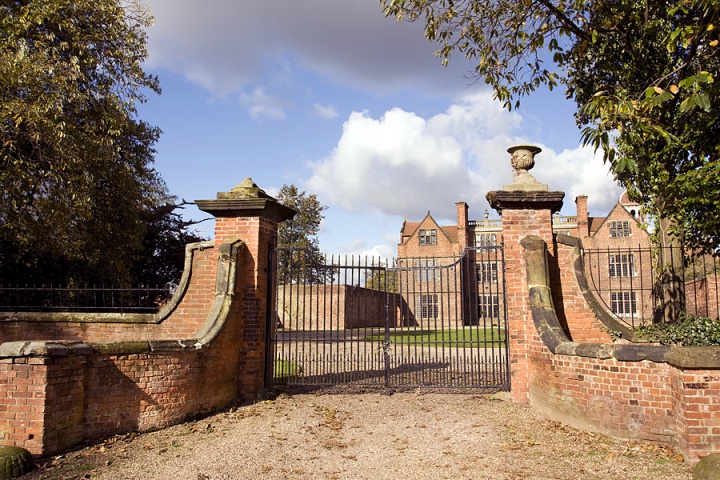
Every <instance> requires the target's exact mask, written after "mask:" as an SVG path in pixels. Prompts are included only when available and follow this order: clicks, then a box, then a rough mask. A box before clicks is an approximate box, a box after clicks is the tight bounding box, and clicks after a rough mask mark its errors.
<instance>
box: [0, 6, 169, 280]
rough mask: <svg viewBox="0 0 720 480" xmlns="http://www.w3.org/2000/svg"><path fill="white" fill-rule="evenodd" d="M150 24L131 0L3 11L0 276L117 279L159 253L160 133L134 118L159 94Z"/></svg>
mask: <svg viewBox="0 0 720 480" xmlns="http://www.w3.org/2000/svg"><path fill="white" fill-rule="evenodd" d="M151 20H152V19H151V17H150V15H149V13H148V12H147V10H146V9H144V7H142V6H141V5H140V4H139V3H138V2H137V1H134V0H72V1H71V0H7V1H5V2H3V3H2V6H0V196H1V197H0V278H1V279H2V281H3V282H4V283H25V282H28V283H65V284H81V283H113V284H116V285H117V284H121V285H126V284H130V283H133V282H136V281H140V279H139V278H136V275H138V273H137V271H138V270H139V269H140V270H142V268H140V267H138V266H137V265H139V264H142V263H143V259H144V258H145V256H146V255H147V254H148V252H149V254H150V256H151V257H152V256H156V255H157V253H158V250H157V248H156V247H149V246H148V245H144V242H147V241H149V236H152V235H153V233H152V232H151V230H152V228H153V227H152V226H151V225H150V226H149V225H148V223H147V222H148V221H151V222H152V221H155V220H158V219H160V218H161V217H163V216H165V218H166V219H168V218H170V217H168V215H170V216H171V215H172V214H171V213H168V211H167V208H170V206H171V205H172V204H173V203H174V199H173V198H172V197H171V196H170V195H169V194H168V192H167V189H166V186H165V184H164V182H163V181H162V179H161V178H160V176H159V175H158V173H157V172H156V171H155V170H154V169H153V168H152V162H153V156H154V153H155V151H154V150H153V145H154V144H155V142H156V141H157V138H158V136H159V134H160V130H159V129H158V128H156V127H152V126H150V125H148V124H147V123H145V122H143V121H141V120H139V119H137V118H136V117H137V112H136V106H137V104H138V103H141V102H144V101H145V100H146V98H145V93H146V92H151V91H152V92H156V93H159V92H160V88H159V86H158V82H157V79H156V78H154V77H152V76H150V75H147V74H146V73H145V72H144V71H143V69H142V62H143V61H144V60H145V58H146V57H147V51H146V44H145V42H146V34H145V27H147V26H148V25H149V24H150V23H151ZM175 225H176V226H178V224H177V223H176V224H175ZM148 248H150V250H148ZM141 276H142V275H141Z"/></svg>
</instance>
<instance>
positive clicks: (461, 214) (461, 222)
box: [455, 202, 469, 251]
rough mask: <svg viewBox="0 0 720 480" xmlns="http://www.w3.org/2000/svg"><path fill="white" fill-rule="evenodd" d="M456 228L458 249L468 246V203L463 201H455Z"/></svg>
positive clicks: (461, 249)
mask: <svg viewBox="0 0 720 480" xmlns="http://www.w3.org/2000/svg"><path fill="white" fill-rule="evenodd" d="M455 206H456V207H457V229H458V242H459V243H460V251H463V250H465V248H467V247H468V230H469V225H468V204H467V203H465V202H457V203H456V204H455Z"/></svg>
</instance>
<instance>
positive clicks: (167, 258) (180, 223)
mask: <svg viewBox="0 0 720 480" xmlns="http://www.w3.org/2000/svg"><path fill="white" fill-rule="evenodd" d="M174 201H175V199H174V198H169V199H167V201H165V202H162V203H161V204H159V205H158V206H157V207H155V208H151V209H146V210H145V212H144V222H145V225H146V228H145V237H144V238H143V254H142V255H141V256H140V257H139V258H138V260H137V261H136V262H134V264H133V270H132V278H133V279H134V283H135V284H136V285H159V286H160V285H177V282H178V281H179V280H180V277H181V276H182V273H183V270H184V268H185V246H186V245H187V244H189V243H195V242H202V241H204V240H207V238H206V237H205V236H203V235H202V234H200V233H198V232H197V231H195V230H194V228H193V227H194V226H195V225H197V224H198V223H199V222H196V221H188V220H185V219H183V217H182V215H181V214H180V213H179V210H182V209H183V208H184V207H185V205H187V203H186V202H181V203H179V204H178V203H174ZM201 221H202V220H201Z"/></svg>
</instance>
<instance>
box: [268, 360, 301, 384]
mask: <svg viewBox="0 0 720 480" xmlns="http://www.w3.org/2000/svg"><path fill="white" fill-rule="evenodd" d="M299 371H300V368H299V367H298V364H297V363H295V362H289V361H287V360H277V359H275V363H274V366H273V379H274V380H275V382H277V383H286V382H287V381H288V379H289V378H290V377H294V376H296V375H297V374H298V373H299Z"/></svg>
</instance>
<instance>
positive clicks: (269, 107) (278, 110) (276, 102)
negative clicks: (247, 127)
mask: <svg viewBox="0 0 720 480" xmlns="http://www.w3.org/2000/svg"><path fill="white" fill-rule="evenodd" d="M240 103H242V105H243V106H245V107H246V108H247V109H248V112H249V113H250V116H251V117H252V118H253V119H255V120H259V119H261V118H268V119H270V120H282V119H284V118H286V117H287V115H286V114H285V109H284V108H283V105H282V103H283V102H282V100H281V99H280V98H279V97H276V96H274V95H268V94H267V93H265V89H264V88H263V87H257V88H256V89H255V90H253V91H252V93H250V94H247V93H243V94H241V95H240Z"/></svg>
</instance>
